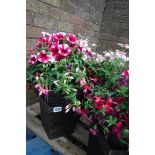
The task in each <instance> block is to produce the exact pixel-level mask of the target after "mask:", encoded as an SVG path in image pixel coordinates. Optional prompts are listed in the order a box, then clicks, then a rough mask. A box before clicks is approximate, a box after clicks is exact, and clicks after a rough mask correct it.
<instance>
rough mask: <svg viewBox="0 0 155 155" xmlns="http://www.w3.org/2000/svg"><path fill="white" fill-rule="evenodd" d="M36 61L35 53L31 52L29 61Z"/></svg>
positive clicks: (33, 62) (32, 62)
mask: <svg viewBox="0 0 155 155" xmlns="http://www.w3.org/2000/svg"><path fill="white" fill-rule="evenodd" d="M36 62H37V56H36V55H35V54H31V55H30V56H29V63H31V64H35V63H36Z"/></svg>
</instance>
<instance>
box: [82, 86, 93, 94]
mask: <svg viewBox="0 0 155 155" xmlns="http://www.w3.org/2000/svg"><path fill="white" fill-rule="evenodd" d="M90 89H91V86H89V85H84V86H83V92H84V93H87V92H88V90H90Z"/></svg>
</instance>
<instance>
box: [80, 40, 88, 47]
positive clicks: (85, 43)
mask: <svg viewBox="0 0 155 155" xmlns="http://www.w3.org/2000/svg"><path fill="white" fill-rule="evenodd" d="M78 45H79V47H82V48H87V47H88V40H87V39H86V40H83V39H80V40H78Z"/></svg>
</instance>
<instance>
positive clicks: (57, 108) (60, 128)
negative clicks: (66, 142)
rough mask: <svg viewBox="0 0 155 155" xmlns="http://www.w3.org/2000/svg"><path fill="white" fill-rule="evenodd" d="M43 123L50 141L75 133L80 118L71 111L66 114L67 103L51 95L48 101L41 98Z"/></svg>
mask: <svg viewBox="0 0 155 155" xmlns="http://www.w3.org/2000/svg"><path fill="white" fill-rule="evenodd" d="M39 103H40V111H41V122H42V125H43V127H44V129H45V131H46V134H47V136H48V138H49V139H54V138H57V137H60V136H68V135H70V134H71V133H73V132H74V130H75V127H76V124H77V122H78V119H79V118H78V117H77V116H75V115H74V113H73V111H72V110H70V111H69V112H68V113H65V107H66V105H67V101H66V100H65V99H64V98H63V97H62V96H59V95H56V94H53V93H50V94H49V97H48V99H47V98H40V101H39Z"/></svg>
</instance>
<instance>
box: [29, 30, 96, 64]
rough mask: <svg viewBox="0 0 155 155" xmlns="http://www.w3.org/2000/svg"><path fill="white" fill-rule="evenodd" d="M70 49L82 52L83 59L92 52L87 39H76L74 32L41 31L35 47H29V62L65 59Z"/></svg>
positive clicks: (90, 55)
mask: <svg viewBox="0 0 155 155" xmlns="http://www.w3.org/2000/svg"><path fill="white" fill-rule="evenodd" d="M72 49H74V50H76V51H77V53H78V52H83V53H84V58H83V59H85V60H86V59H90V58H91V57H93V55H94V52H92V50H91V48H89V47H88V40H87V39H86V40H84V39H79V40H78V39H77V37H76V36H75V35H74V34H71V33H69V34H68V35H67V34H66V33H64V32H59V33H52V34H49V33H45V32H43V33H42V35H41V36H40V38H39V41H38V43H37V44H36V47H35V48H30V49H29V51H30V52H31V55H30V56H29V63H31V64H35V63H36V62H37V61H39V62H42V63H47V62H57V61H60V60H61V59H65V58H66V57H67V56H68V55H69V54H71V52H72Z"/></svg>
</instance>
